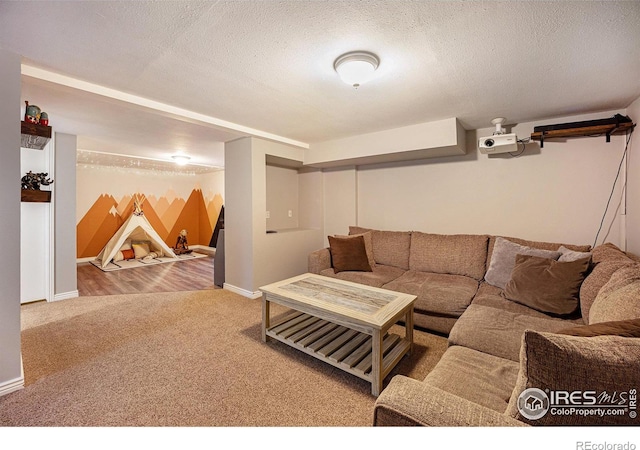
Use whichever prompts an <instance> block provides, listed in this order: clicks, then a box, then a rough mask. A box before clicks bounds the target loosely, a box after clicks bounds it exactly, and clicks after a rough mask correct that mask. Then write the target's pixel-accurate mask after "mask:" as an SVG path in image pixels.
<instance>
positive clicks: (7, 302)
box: [0, 49, 24, 395]
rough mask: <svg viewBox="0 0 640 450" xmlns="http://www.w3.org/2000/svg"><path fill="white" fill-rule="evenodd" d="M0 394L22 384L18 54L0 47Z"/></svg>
mask: <svg viewBox="0 0 640 450" xmlns="http://www.w3.org/2000/svg"><path fill="white" fill-rule="evenodd" d="M0 80H2V83H0V149H2V164H0V211H2V214H0V230H2V234H3V236H4V237H5V239H4V241H3V243H2V258H0V286H2V295H0V395H4V394H8V393H9V392H12V391H14V390H17V389H21V388H22V387H23V386H24V377H23V375H22V362H21V356H20V182H19V180H20V177H21V175H20V56H19V55H16V54H14V53H10V52H7V51H5V50H2V49H0Z"/></svg>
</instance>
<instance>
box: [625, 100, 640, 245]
mask: <svg viewBox="0 0 640 450" xmlns="http://www.w3.org/2000/svg"><path fill="white" fill-rule="evenodd" d="M627 115H628V116H629V117H631V120H633V123H636V124H637V123H638V121H639V120H640V97H638V98H637V99H636V101H634V102H633V103H632V104H631V105H630V106H629V107H628V108H627ZM639 132H640V129H639V128H638V126H636V128H635V131H634V132H633V134H632V135H631V141H630V142H629V150H628V155H627V164H628V165H627V226H626V230H627V250H628V251H630V252H631V253H634V254H636V255H640V136H638V133H639Z"/></svg>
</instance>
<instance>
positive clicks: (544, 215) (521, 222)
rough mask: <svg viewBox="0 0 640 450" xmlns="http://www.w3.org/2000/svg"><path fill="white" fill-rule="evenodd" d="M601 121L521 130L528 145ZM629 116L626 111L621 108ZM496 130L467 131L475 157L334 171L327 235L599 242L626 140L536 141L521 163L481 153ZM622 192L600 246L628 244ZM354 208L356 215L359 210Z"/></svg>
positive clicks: (328, 185) (328, 184)
mask: <svg viewBox="0 0 640 450" xmlns="http://www.w3.org/2000/svg"><path fill="white" fill-rule="evenodd" d="M615 112H617V111H611V112H605V113H601V114H594V115H586V116H575V117H565V118H559V119H553V120H542V121H540V122H535V123H524V124H519V125H518V126H516V127H514V128H513V129H508V131H509V132H515V133H517V134H518V137H519V138H525V137H528V136H529V135H530V133H531V132H532V131H533V127H534V126H535V125H545V124H550V123H563V122H569V121H574V120H588V119H592V118H603V117H611V116H612V115H613V114H614V113H615ZM622 113H624V111H622ZM493 131H494V128H492V127H491V128H486V129H482V130H474V131H469V132H467V133H466V134H467V136H466V139H467V152H468V153H467V155H464V156H460V157H445V158H436V159H425V160H421V161H415V162H400V163H389V164H380V165H369V166H359V167H357V169H355V179H354V176H353V171H354V169H345V170H335V171H325V172H324V178H325V180H324V185H325V188H324V195H325V199H324V200H325V205H326V209H325V233H326V234H334V233H345V232H346V231H347V227H348V225H351V224H353V223H357V224H358V225H360V226H365V227H372V228H378V229H389V230H419V231H426V232H434V233H488V234H499V235H506V236H517V237H523V238H528V239H536V240H549V241H558V242H567V243H579V244H593V241H594V238H595V236H596V232H597V230H598V227H599V225H600V220H601V218H602V215H603V212H604V209H605V206H606V203H607V199H608V197H609V194H610V191H611V186H612V185H613V181H614V178H615V175H616V171H617V168H618V164H619V162H620V158H621V156H622V152H623V149H624V136H613V137H612V139H611V143H606V142H605V138H604V137H583V138H571V139H566V140H561V141H546V142H545V144H544V148H542V149H540V148H539V145H538V144H537V143H534V144H529V145H528V146H527V150H526V151H525V153H524V154H523V155H522V156H520V157H511V156H509V155H494V156H491V157H489V156H487V155H482V154H479V153H478V151H477V149H476V139H477V138H478V137H480V136H487V135H490V134H491V133H492V132H493ZM621 200H622V190H621V189H620V187H619V186H618V187H617V188H616V189H615V192H614V196H613V199H612V202H611V203H612V205H611V207H610V210H609V213H608V214H607V217H606V218H605V223H604V226H603V231H601V233H600V237H599V238H598V243H601V242H603V241H608V242H613V243H614V244H616V245H621V246H623V245H624V238H623V234H622V227H623V220H621V216H620V210H619V209H618V206H619V205H620V202H621ZM354 203H355V211H354Z"/></svg>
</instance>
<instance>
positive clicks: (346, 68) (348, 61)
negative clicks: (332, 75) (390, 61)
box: [333, 51, 380, 89]
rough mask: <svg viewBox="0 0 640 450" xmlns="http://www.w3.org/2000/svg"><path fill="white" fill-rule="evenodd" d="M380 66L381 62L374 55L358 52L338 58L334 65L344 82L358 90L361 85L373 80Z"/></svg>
mask: <svg viewBox="0 0 640 450" xmlns="http://www.w3.org/2000/svg"><path fill="white" fill-rule="evenodd" d="M379 64H380V60H379V59H378V57H377V56H376V55H374V54H373V53H370V52H364V51H357V52H349V53H345V54H344V55H342V56H340V57H338V59H336V60H335V62H334V63H333V68H334V69H335V70H336V72H338V75H340V78H341V79H342V81H344V82H345V83H347V84H349V85H351V86H353V87H354V88H356V89H358V87H360V85H361V84H363V83H366V82H367V81H369V80H371V78H373V75H374V73H375V71H376V69H377V68H378V65H379Z"/></svg>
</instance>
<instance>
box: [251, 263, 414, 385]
mask: <svg viewBox="0 0 640 450" xmlns="http://www.w3.org/2000/svg"><path fill="white" fill-rule="evenodd" d="M260 290H261V291H262V340H263V341H264V342H267V340H268V339H269V338H273V339H276V340H278V341H280V342H283V343H285V344H287V345H290V346H292V347H294V348H297V349H299V350H301V351H303V352H305V353H308V354H310V355H312V356H314V357H316V358H318V359H321V360H323V361H325V362H327V363H329V364H331V365H333V366H335V367H338V368H340V369H342V370H344V371H346V372H349V373H351V374H353V375H355V376H357V377H360V378H363V379H365V380H367V381H369V382H371V393H372V394H373V395H375V396H377V395H379V394H380V392H381V391H382V382H383V380H384V378H385V377H386V376H387V375H388V374H389V372H390V371H391V369H393V368H394V367H395V365H396V364H397V363H398V362H399V361H400V359H401V358H402V357H403V356H404V355H405V354H407V353H410V352H411V348H412V346H413V304H414V302H415V299H416V297H415V295H409V294H403V293H400V292H394V291H389V290H386V289H379V288H374V287H370V286H365V285H362V284H358V283H351V282H348V281H343V280H339V279H336V278H329V277H324V276H321V275H315V274H310V273H307V274H304V275H300V276H297V277H293V278H289V279H287V280H283V281H279V282H277V283H273V284H269V285H267V286H263V287H261V288H260ZM270 303H277V304H280V305H283V306H286V307H288V308H290V309H291V310H292V311H290V312H289V313H287V314H285V315H284V316H283V317H279V318H278V320H277V321H276V320H274V321H272V319H271V315H270ZM399 320H404V326H405V333H404V337H402V336H399V335H397V334H390V333H388V330H389V328H391V326H392V325H394V324H395V323H397V322H398V321H399Z"/></svg>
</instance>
